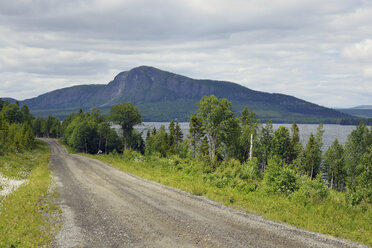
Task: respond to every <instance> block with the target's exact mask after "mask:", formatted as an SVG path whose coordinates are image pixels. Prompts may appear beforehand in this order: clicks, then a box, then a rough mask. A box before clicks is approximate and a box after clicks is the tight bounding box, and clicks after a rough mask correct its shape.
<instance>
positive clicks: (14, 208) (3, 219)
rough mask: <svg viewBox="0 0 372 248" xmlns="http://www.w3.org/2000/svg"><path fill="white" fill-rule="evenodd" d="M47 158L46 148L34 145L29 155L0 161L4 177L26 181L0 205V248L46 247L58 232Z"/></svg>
mask: <svg viewBox="0 0 372 248" xmlns="http://www.w3.org/2000/svg"><path fill="white" fill-rule="evenodd" d="M49 155H50V152H49V148H48V145H47V144H45V143H43V142H40V141H36V144H35V148H34V149H33V150H32V151H28V152H23V153H18V154H15V153H12V154H7V155H5V156H1V157H0V172H1V173H2V174H3V175H5V176H7V177H10V178H14V179H27V183H25V184H23V185H22V186H21V187H20V188H18V189H17V190H16V191H14V192H12V193H11V194H9V195H8V196H6V197H5V198H4V199H3V200H2V202H1V203H0V247H46V246H49V244H50V242H51V239H52V237H53V234H54V233H55V232H56V231H57V229H58V225H57V224H56V223H57V222H56V219H55V218H56V217H53V216H57V215H54V214H55V213H58V212H59V209H58V207H57V205H56V204H55V203H54V201H53V198H54V197H55V193H54V192H51V191H50V186H51V183H52V179H51V178H50V171H49V169H48V160H49Z"/></svg>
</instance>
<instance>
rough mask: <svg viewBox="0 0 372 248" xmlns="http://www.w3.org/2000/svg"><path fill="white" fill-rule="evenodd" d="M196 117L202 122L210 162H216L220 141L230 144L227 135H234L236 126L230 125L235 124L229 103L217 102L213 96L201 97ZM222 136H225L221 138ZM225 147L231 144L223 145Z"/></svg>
mask: <svg viewBox="0 0 372 248" xmlns="http://www.w3.org/2000/svg"><path fill="white" fill-rule="evenodd" d="M197 115H198V116H199V117H201V118H202V121H203V130H204V132H205V135H206V137H207V139H208V148H209V155H210V158H211V160H212V161H216V155H217V152H218V151H217V149H218V148H220V147H221V143H222V140H224V141H225V142H232V140H231V138H232V137H231V136H229V135H228V134H230V133H231V134H232V135H234V134H235V133H236V130H235V128H236V127H237V125H231V124H233V123H234V122H236V119H235V118H234V116H235V114H234V112H233V111H232V108H231V102H229V101H228V100H226V99H221V100H218V99H217V97H215V96H214V95H211V96H209V97H203V98H202V99H201V100H200V102H199V107H198V110H197ZM229 124H230V125H229ZM234 124H235V123H234ZM231 129H232V130H231ZM224 134H225V135H227V136H224V137H222V136H223V135H224ZM225 145H231V144H226V143H225Z"/></svg>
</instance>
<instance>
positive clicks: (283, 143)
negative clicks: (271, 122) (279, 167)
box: [271, 126, 293, 163]
mask: <svg viewBox="0 0 372 248" xmlns="http://www.w3.org/2000/svg"><path fill="white" fill-rule="evenodd" d="M292 151H293V148H292V145H291V138H290V136H289V130H288V128H287V127H284V126H281V127H279V128H278V129H277V130H275V132H274V138H273V140H272V154H271V156H277V157H278V158H280V159H282V160H283V161H284V162H286V163H290V162H291V161H290V158H291V154H292Z"/></svg>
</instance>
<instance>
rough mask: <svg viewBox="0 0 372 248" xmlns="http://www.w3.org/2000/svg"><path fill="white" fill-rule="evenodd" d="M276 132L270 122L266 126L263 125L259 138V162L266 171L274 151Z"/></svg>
mask: <svg viewBox="0 0 372 248" xmlns="http://www.w3.org/2000/svg"><path fill="white" fill-rule="evenodd" d="M273 138H274V131H273V125H272V122H271V121H268V122H267V123H266V124H265V125H262V127H261V130H260V133H259V138H258V149H257V154H258V161H259V164H260V165H261V168H262V169H263V170H265V167H266V165H267V163H268V161H269V158H270V155H271V154H272V150H273V148H272V147H273V142H272V140H273Z"/></svg>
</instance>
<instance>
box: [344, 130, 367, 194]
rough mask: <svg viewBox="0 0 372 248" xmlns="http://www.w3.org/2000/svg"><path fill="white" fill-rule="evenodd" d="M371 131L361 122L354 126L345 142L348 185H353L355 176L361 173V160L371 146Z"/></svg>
mask: <svg viewBox="0 0 372 248" xmlns="http://www.w3.org/2000/svg"><path fill="white" fill-rule="evenodd" d="M371 134H372V132H370V131H369V130H368V128H367V127H366V125H364V124H363V123H362V124H360V125H359V126H357V127H356V129H355V130H353V131H352V132H351V133H350V134H349V136H348V137H347V141H346V143H345V163H346V168H347V173H348V186H349V187H350V188H353V187H355V185H356V184H357V181H356V180H357V177H358V176H359V175H360V174H361V173H362V171H363V170H362V169H363V168H362V166H360V165H361V160H362V156H363V155H364V154H365V153H366V151H367V149H368V147H369V146H371V143H372V141H371V136H372V135H371Z"/></svg>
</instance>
